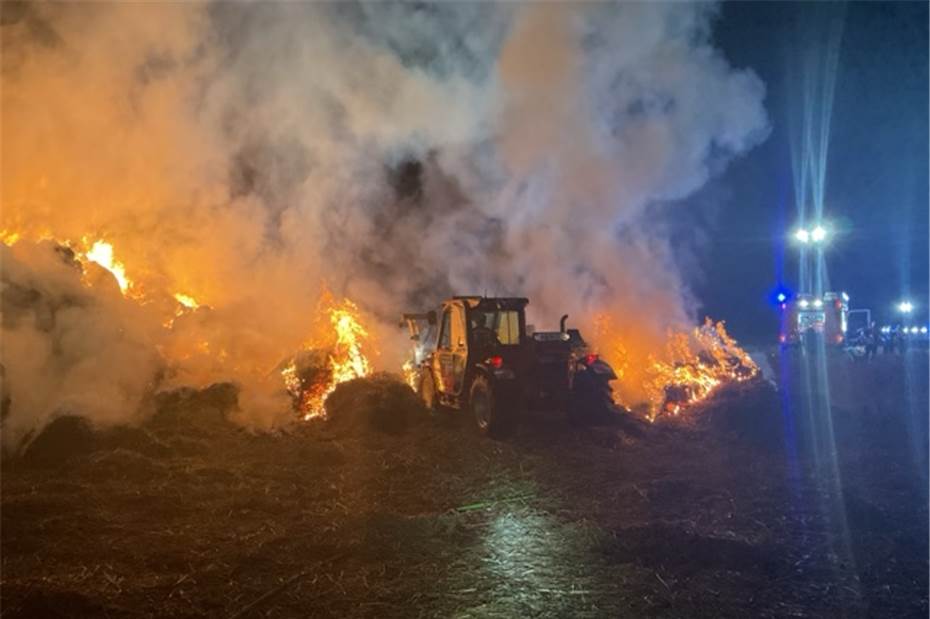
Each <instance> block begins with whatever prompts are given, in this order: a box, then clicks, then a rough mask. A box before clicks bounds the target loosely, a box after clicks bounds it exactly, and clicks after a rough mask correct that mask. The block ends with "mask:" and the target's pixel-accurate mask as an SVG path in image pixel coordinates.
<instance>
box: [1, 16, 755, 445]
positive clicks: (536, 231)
mask: <svg viewBox="0 0 930 619" xmlns="http://www.w3.org/2000/svg"><path fill="white" fill-rule="evenodd" d="M715 16H716V9H715V8H714V7H713V6H707V5H692V4H677V3H650V4H646V3H622V4H610V5H606V4H605V5H601V4H569V3H566V4H550V3H539V4H532V5H516V4H502V5H495V4H487V3H438V4H419V3H417V4H394V3H391V4H388V3H371V4H354V3H353V4H350V3H334V4H322V3H308V4H303V3H271V4H258V3H256V4H253V3H216V4H198V3H143V4H138V3H129V4H126V3H123V4H116V3H114V4H97V3H94V4H79V5H65V4H18V3H5V4H4V5H3V8H2V18H3V19H2V24H3V25H2V36H3V40H2V45H3V67H2V71H3V94H2V106H3V108H2V121H3V134H2V151H3V153H2V154H3V160H2V180H3V187H2V222H0V227H2V228H3V229H4V230H6V231H8V232H10V231H16V232H17V233H19V234H21V236H22V238H23V239H26V240H23V241H20V242H19V243H17V245H15V246H14V247H18V246H19V245H23V247H22V248H21V249H18V250H16V251H13V252H12V253H11V252H9V251H7V252H5V253H4V261H3V286H4V288H3V294H4V320H3V338H4V342H3V343H4V346H3V360H2V361H3V366H4V368H5V381H6V388H8V389H10V390H11V391H12V393H13V399H12V408H11V411H10V414H9V419H8V421H7V422H5V423H6V426H5V436H4V438H5V439H7V438H8V437H9V436H10V435H11V432H10V428H12V427H15V428H18V429H19V430H16V431H15V432H12V434H13V435H14V436H13V439H16V438H17V436H15V435H22V433H23V432H25V431H27V430H28V429H29V428H30V427H34V426H35V425H37V424H40V423H41V422H42V421H43V420H45V419H48V418H49V417H50V416H53V415H55V414H57V413H58V412H61V411H62V410H63V409H65V408H67V409H69V410H74V409H80V410H81V412H83V413H84V414H86V415H88V416H89V417H91V418H93V419H96V420H99V421H101V422H115V421H126V420H131V419H132V418H133V416H134V415H136V414H137V413H136V412H135V410H134V409H135V406H134V403H138V402H139V401H141V399H142V398H143V396H144V394H145V393H146V390H147V389H150V388H151V385H153V384H154V381H155V377H156V375H158V376H159V379H158V380H159V384H161V385H166V384H203V383H207V382H210V381H214V380H230V379H232V380H236V381H238V382H240V383H241V384H242V385H243V386H244V387H245V391H244V396H243V413H242V414H243V420H244V421H245V422H248V423H254V424H259V425H264V426H270V425H274V424H276V423H280V422H282V421H283V420H285V419H288V418H289V411H288V409H287V406H286V404H284V403H283V401H282V398H281V397H279V396H280V393H279V392H280V384H279V382H276V381H274V380H273V379H272V378H269V377H270V376H271V377H273V373H272V371H273V370H274V368H275V367H276V365H277V364H278V363H279V362H280V360H281V359H282V358H283V357H285V356H287V355H288V354H291V353H293V352H294V350H295V349H296V348H298V347H299V346H300V344H301V343H302V342H303V341H305V340H306V338H307V336H308V333H310V331H311V330H312V329H313V325H314V319H315V316H314V313H315V308H316V307H317V305H316V304H317V302H318V300H319V298H320V295H321V292H322V291H323V290H324V289H329V290H332V291H333V293H335V294H336V295H340V296H342V295H344V296H347V297H348V298H351V299H352V300H354V301H355V302H356V303H357V304H358V305H359V306H360V307H361V308H362V310H363V311H364V312H365V313H366V316H367V317H368V319H369V320H370V321H371V324H372V326H373V329H374V330H375V332H376V334H377V336H378V337H377V339H378V341H380V342H381V352H382V355H381V358H380V360H378V361H377V362H378V363H379V364H380V365H382V366H384V367H386V368H389V369H393V368H395V367H396V366H397V365H399V361H400V359H399V355H400V351H401V349H402V347H403V342H404V338H403V336H402V335H401V334H400V333H399V332H398V331H397V330H396V327H395V326H394V325H395V322H396V318H397V316H398V315H399V313H400V312H402V311H405V310H420V309H425V308H427V307H429V306H431V305H432V304H434V303H435V302H436V301H438V300H439V299H441V298H442V297H443V296H444V295H447V294H450V293H452V292H455V293H459V294H461V293H474V292H477V293H482V292H487V293H488V294H519V295H525V296H528V297H529V298H530V299H531V305H530V308H529V309H530V312H531V317H532V322H534V323H535V324H536V325H537V327H538V328H552V327H554V326H555V324H556V321H557V317H558V316H559V315H561V314H562V313H564V312H568V313H570V314H572V316H573V320H572V322H573V323H576V324H579V325H580V326H582V327H583V328H584V329H586V332H588V333H589V336H590V334H593V333H594V331H593V329H594V324H593V317H594V316H595V315H605V316H609V322H610V331H611V337H613V338H615V339H616V340H617V341H621V342H622V346H623V349H624V350H623V352H622V355H623V357H624V358H623V359H622V360H621V359H618V360H617V361H616V362H617V363H618V364H622V365H624V367H625V370H626V371H625V374H624V378H623V383H622V385H621V392H623V393H626V395H627V397H629V398H631V399H635V398H636V397H639V396H640V395H641V389H640V387H639V383H638V380H639V378H640V377H639V375H638V372H640V368H641V367H642V365H643V361H644V360H645V358H646V357H647V356H648V355H649V354H659V353H660V352H661V349H662V344H663V342H664V339H665V335H666V331H667V329H668V328H669V327H672V326H678V325H687V324H691V323H692V322H693V321H694V318H695V317H694V316H693V315H692V314H693V310H694V308H693V302H692V300H691V297H690V295H689V292H688V288H687V284H686V282H684V281H682V277H681V275H680V272H679V269H678V268H677V266H676V258H675V254H674V251H673V250H674V248H672V247H671V246H670V244H669V242H668V239H667V237H666V236H665V234H664V233H663V229H664V225H663V219H664V218H667V217H669V216H674V210H675V209H676V208H681V205H680V204H679V203H680V201H681V200H683V199H684V198H686V197H687V196H688V195H690V194H691V193H693V192H694V191H695V190H697V189H698V188H700V187H701V186H702V185H703V184H704V183H705V182H706V181H707V180H708V178H709V176H710V174H711V171H712V170H719V169H721V168H722V165H723V164H725V162H726V161H728V160H729V159H730V158H732V157H734V156H737V155H739V154H741V153H744V152H746V151H747V150H748V149H750V148H751V147H753V146H754V145H755V144H756V143H758V142H759V141H760V140H761V139H763V138H764V137H765V135H766V131H767V118H766V115H765V112H764V109H763V106H762V100H763V97H764V86H763V84H762V83H761V81H760V80H759V79H758V78H757V77H756V76H755V75H754V74H753V73H752V72H751V71H749V70H736V69H734V68H732V67H731V66H730V65H729V64H728V63H727V61H726V59H725V58H724V57H723V56H722V55H721V54H720V53H719V52H718V51H717V50H715V49H714V47H713V45H712V37H711V34H712V32H711V28H712V25H713V20H714V19H715ZM42 237H51V238H55V239H59V240H77V239H81V238H85V237H86V238H93V239H96V238H100V239H105V240H107V241H108V242H110V243H111V244H112V245H113V247H114V252H115V254H116V257H117V258H118V259H119V260H120V261H122V262H123V263H124V264H125V267H126V271H127V275H128V276H129V277H130V278H131V279H132V280H133V288H134V290H135V291H136V292H137V293H138V295H137V297H138V298H140V299H143V301H137V300H133V299H132V298H130V299H115V298H114V299H110V300H107V301H104V300H100V299H99V298H98V297H97V294H98V292H97V291H96V290H90V289H88V288H87V286H86V284H81V282H83V281H84V280H86V279H87V278H86V276H83V275H82V274H81V273H80V272H79V270H77V269H75V268H74V267H69V266H67V265H64V264H62V265H58V264H52V262H54V261H53V260H52V259H51V258H49V256H52V255H53V254H54V251H52V250H50V249H49V248H48V247H47V246H44V245H43V246H41V247H39V246H29V247H27V245H30V241H29V239H35V238H42ZM42 248H44V249H42ZM85 266H86V265H85ZM69 268H70V269H71V272H68V271H66V269H69ZM63 269H65V270H63ZM85 270H86V269H85ZM66 272H68V273H69V276H65V275H63V273H66ZM25 281H28V282H29V283H28V286H27V285H26V284H25V283H24V282H25ZM16 286H26V287H27V288H29V287H31V288H30V289H35V290H39V291H40V293H41V295H42V299H44V300H43V301H42V303H38V302H37V303H38V304H37V305H32V306H28V307H26V306H22V307H20V310H17V311H19V314H17V315H16V316H8V312H9V311H10V310H9V309H8V304H7V300H6V299H7V296H8V295H9V294H13V293H11V292H10V291H11V290H13V289H14V288H16ZM81 286H84V287H83V288H81ZM110 292H112V290H111V291H110ZM175 293H181V294H185V295H190V296H192V297H194V298H196V299H197V301H198V302H199V303H200V304H202V305H203V306H209V309H206V308H204V309H202V310H198V311H196V312H192V313H189V314H185V315H183V316H180V317H178V318H177V320H174V321H173V323H172V324H171V326H170V328H168V327H162V326H160V325H161V324H162V322H163V321H162V318H161V317H163V316H164V315H165V314H166V313H167V314H169V315H170V314H171V312H172V311H173V309H172V308H173V305H172V303H173V302H172V301H171V299H172V295H173V294H175ZM62 296H64V297H67V298H69V299H71V298H74V299H82V300H81V301H80V302H78V303H76V304H75V305H74V307H70V306H69V307H70V309H69V310H68V312H70V313H71V315H73V316H76V318H75V320H76V321H77V323H76V324H77V325H78V326H73V327H72V326H71V325H69V323H67V322H66V321H65V319H64V318H61V320H60V321H58V322H56V323H55V326H54V327H53V328H51V330H49V329H43V328H39V327H37V323H36V321H37V320H38V319H37V318H36V317H35V316H37V315H38V314H37V312H39V311H40V309H39V307H40V306H42V304H43V303H44V304H46V305H47V304H55V303H58V301H55V300H54V299H59V298H62ZM111 301H112V302H111ZM133 305H134V306H135V307H133V308H132V309H131V310H130V309H126V307H127V306H133ZM42 311H44V310H42ZM62 311H63V310H62ZM30 312H31V314H30ZM27 314H28V315H27ZM56 315H57V314H56ZM156 316H157V317H158V318H155V317H156ZM56 320H57V319H56ZM81 325H98V326H99V328H97V326H93V328H91V327H89V326H86V327H85V326H81ZM152 325H154V326H152ZM62 330H67V337H65V336H63V331H62ZM117 336H118V337H117ZM114 338H115V339H114ZM65 359H67V360H68V363H64V361H63V360H65ZM75 364H76V365H75ZM78 367H79V368H80V370H79V371H78V370H76V369H75V368H78ZM78 383H79V384H80V385H81V387H80V390H79V391H80V393H78V391H75V390H74V388H73V387H74V385H75V384H78ZM38 392H41V393H43V396H42V398H41V399H40V400H41V401H39V400H38V399H34V398H30V397H27V396H24V395H19V394H28V393H38ZM117 392H118V393H117ZM11 440H12V439H11Z"/></svg>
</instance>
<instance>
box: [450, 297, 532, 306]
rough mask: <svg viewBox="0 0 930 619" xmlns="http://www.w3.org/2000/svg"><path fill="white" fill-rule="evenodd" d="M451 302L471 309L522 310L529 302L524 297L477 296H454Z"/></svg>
mask: <svg viewBox="0 0 930 619" xmlns="http://www.w3.org/2000/svg"><path fill="white" fill-rule="evenodd" d="M452 300H454V301H463V302H464V303H465V304H467V305H468V307H469V308H471V309H477V308H488V309H523V308H524V307H526V306H527V304H528V303H529V302H530V301H529V299H527V298H525V297H482V296H479V295H461V296H454V297H452Z"/></svg>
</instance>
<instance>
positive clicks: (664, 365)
mask: <svg viewBox="0 0 930 619" xmlns="http://www.w3.org/2000/svg"><path fill="white" fill-rule="evenodd" d="M667 352H668V358H669V359H670V361H661V360H658V359H655V358H651V359H650V364H649V368H648V371H649V373H650V374H651V375H652V378H651V380H650V381H648V383H647V385H646V390H647V393H649V396H650V397H649V400H650V411H649V414H648V417H649V420H650V421H654V420H655V419H656V418H657V417H659V416H660V415H664V414H670V415H673V416H677V415H679V414H680V413H681V412H682V410H684V409H685V408H686V407H688V406H691V405H693V404H695V403H697V402H700V401H702V400H705V399H707V398H708V397H709V396H710V395H711V394H712V393H713V392H714V391H715V390H716V389H717V388H718V387H720V386H721V385H723V384H726V383H732V382H742V381H745V380H749V379H750V378H753V377H754V376H756V375H757V374H758V373H759V367H758V366H757V365H756V363H755V362H754V361H753V360H752V358H751V357H750V356H749V354H748V353H747V352H746V351H745V350H743V349H742V348H740V347H739V345H738V344H737V343H736V340H734V339H733V338H732V337H730V335H729V334H728V333H727V331H726V328H725V326H724V323H723V322H722V321H721V322H717V323H714V321H712V320H711V319H710V318H706V319H705V320H704V324H703V325H701V326H699V327H695V328H694V330H693V331H692V332H691V333H686V332H677V333H670V334H669V340H668V343H667Z"/></svg>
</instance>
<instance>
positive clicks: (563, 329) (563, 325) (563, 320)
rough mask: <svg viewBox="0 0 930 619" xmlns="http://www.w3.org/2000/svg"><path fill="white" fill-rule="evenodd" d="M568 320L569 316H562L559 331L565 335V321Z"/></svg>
mask: <svg viewBox="0 0 930 619" xmlns="http://www.w3.org/2000/svg"><path fill="white" fill-rule="evenodd" d="M566 320H568V314H564V315H563V316H562V320H560V321H559V331H561V332H562V333H565V321H566Z"/></svg>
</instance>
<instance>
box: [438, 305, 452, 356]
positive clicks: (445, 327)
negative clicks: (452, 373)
mask: <svg viewBox="0 0 930 619" xmlns="http://www.w3.org/2000/svg"><path fill="white" fill-rule="evenodd" d="M451 322H452V310H451V309H446V311H444V312H443V313H442V331H441V332H440V335H439V348H444V349H446V350H449V349H451V348H452V324H451Z"/></svg>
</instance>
